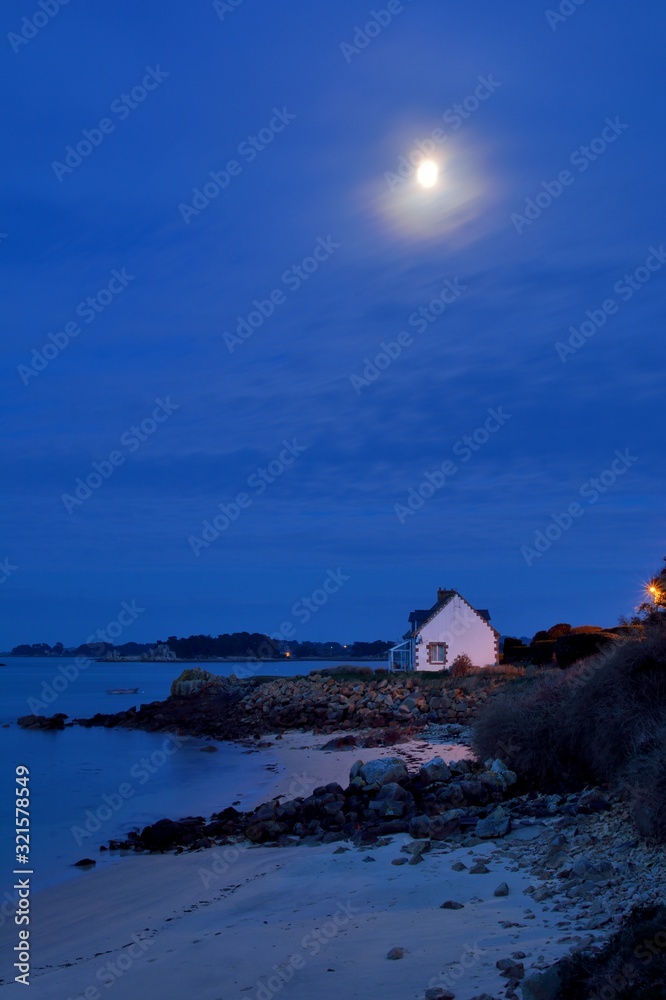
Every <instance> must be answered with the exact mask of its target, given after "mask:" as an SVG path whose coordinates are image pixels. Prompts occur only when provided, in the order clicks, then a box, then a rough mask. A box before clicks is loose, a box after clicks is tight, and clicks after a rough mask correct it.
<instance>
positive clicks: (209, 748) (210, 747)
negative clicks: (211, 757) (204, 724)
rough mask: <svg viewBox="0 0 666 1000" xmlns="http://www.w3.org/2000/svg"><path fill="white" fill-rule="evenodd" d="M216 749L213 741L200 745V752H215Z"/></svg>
mask: <svg viewBox="0 0 666 1000" xmlns="http://www.w3.org/2000/svg"><path fill="white" fill-rule="evenodd" d="M218 749H219V747H216V746H215V744H214V743H209V744H208V746H205V747H201V753H217V752H218Z"/></svg>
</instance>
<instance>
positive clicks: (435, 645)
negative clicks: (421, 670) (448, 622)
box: [430, 642, 446, 663]
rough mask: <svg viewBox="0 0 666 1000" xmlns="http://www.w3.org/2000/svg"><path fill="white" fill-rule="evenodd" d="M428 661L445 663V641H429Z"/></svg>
mask: <svg viewBox="0 0 666 1000" xmlns="http://www.w3.org/2000/svg"><path fill="white" fill-rule="evenodd" d="M430 662H431V663H445V662H446V643H445V642H431V643H430Z"/></svg>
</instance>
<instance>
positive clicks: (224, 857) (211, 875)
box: [199, 675, 317, 889]
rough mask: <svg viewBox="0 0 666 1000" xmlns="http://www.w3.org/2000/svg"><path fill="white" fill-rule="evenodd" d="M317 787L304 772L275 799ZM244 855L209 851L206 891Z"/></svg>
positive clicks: (229, 847)
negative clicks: (210, 860) (209, 863)
mask: <svg viewBox="0 0 666 1000" xmlns="http://www.w3.org/2000/svg"><path fill="white" fill-rule="evenodd" d="M237 676H238V675H237ZM316 785H317V779H316V778H315V777H313V776H312V775H310V774H308V773H307V771H304V772H303V774H295V775H294V777H293V779H292V781H291V783H290V785H289V788H288V789H287V791H286V792H285V793H284V795H276V796H275V798H278V799H284V800H285V801H286V802H291V801H292V799H296V798H300V797H302V796H306V795H310V794H311V793H312V791H313V789H314V788H315V787H316ZM242 855H243V850H242V849H241V848H240V847H237V846H236V845H235V844H226V845H225V846H224V847H217V848H213V849H212V850H211V851H209V852H208V853H207V854H206V860H208V859H209V858H212V859H213V862H212V864H211V865H209V866H207V867H205V868H200V869H199V878H200V879H201V884H202V885H203V887H204V889H208V887H209V886H211V885H213V883H215V882H219V881H220V879H222V878H224V877H225V876H226V875H228V874H229V871H230V870H231V868H232V867H233V866H234V865H235V864H236V862H237V861H238V860H239V858H240V857H241V856H242Z"/></svg>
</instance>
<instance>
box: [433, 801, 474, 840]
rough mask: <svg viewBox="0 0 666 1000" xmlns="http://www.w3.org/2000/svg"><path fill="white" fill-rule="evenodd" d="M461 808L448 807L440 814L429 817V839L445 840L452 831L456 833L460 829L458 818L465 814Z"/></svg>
mask: <svg viewBox="0 0 666 1000" xmlns="http://www.w3.org/2000/svg"><path fill="white" fill-rule="evenodd" d="M465 815H466V814H465V811H464V810H463V809H449V810H448V811H447V812H444V813H442V814H441V815H440V816H432V817H431V818H430V839H431V840H445V839H446V837H448V836H450V834H452V833H457V832H458V830H459V829H460V820H461V818H462V817H463V816H465Z"/></svg>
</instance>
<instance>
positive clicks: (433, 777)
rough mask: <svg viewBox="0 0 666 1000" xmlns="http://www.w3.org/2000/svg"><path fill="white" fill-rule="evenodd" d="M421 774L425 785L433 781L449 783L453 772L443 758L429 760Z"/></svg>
mask: <svg viewBox="0 0 666 1000" xmlns="http://www.w3.org/2000/svg"><path fill="white" fill-rule="evenodd" d="M419 774H420V776H421V778H422V779H423V781H424V784H430V783H431V782H433V781H449V780H450V779H451V772H450V770H449V768H448V766H447V765H446V764H445V762H444V761H443V760H442V758H441V757H433V759H432V760H429V761H428V762H427V764H424V765H423V766H422V768H421V770H420V771H419Z"/></svg>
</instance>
